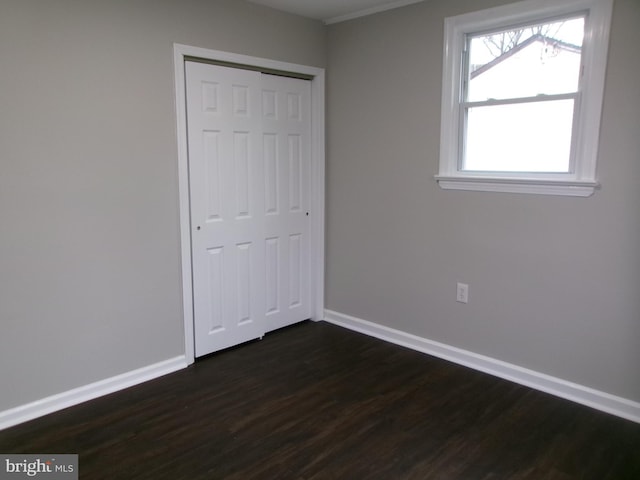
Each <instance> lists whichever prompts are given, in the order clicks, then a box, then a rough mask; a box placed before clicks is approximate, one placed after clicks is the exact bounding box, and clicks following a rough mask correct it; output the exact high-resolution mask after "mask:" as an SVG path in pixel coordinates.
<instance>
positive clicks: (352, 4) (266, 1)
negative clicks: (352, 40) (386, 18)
mask: <svg viewBox="0 0 640 480" xmlns="http://www.w3.org/2000/svg"><path fill="white" fill-rule="evenodd" d="M249 1H250V2H251V3H258V4H260V5H265V6H267V7H271V8H275V9H277V10H283V11H285V12H289V13H295V14H296V15H302V16H303V17H309V18H315V19H316V20H322V21H323V22H325V23H337V22H342V21H344V20H350V19H352V18H356V17H362V16H364V15H371V14H372V13H377V12H382V11H384V10H390V9H392V8H398V7H403V6H405V5H409V4H412V3H418V2H421V1H423V0H249Z"/></svg>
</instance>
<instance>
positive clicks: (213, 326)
mask: <svg viewBox="0 0 640 480" xmlns="http://www.w3.org/2000/svg"><path fill="white" fill-rule="evenodd" d="M308 84H309V82H308V81H304V80H296V79H289V78H285V77H276V76H272V75H263V74H261V73H260V72H255V71H250V70H243V69H236V68H229V67H221V66H216V65H209V64H204V63H197V62H186V85H187V124H188V125H187V129H188V150H189V180H190V208H191V229H192V232H191V239H192V244H191V248H192V272H193V307H194V335H195V353H196V357H199V356H202V355H206V354H208V353H211V352H215V351H217V350H221V349H223V348H227V347H230V346H233V345H237V344H239V343H243V342H246V341H248V340H252V339H254V338H258V337H261V336H262V335H264V333H265V332H267V331H269V330H273V329H275V328H279V327H281V326H284V325H288V324H291V323H294V322H297V321H301V320H304V319H306V318H309V316H310V302H309V275H310V271H309V239H308V232H309V221H308V215H307V212H308V202H309V200H308V198H309V197H308V190H309V188H308V185H309V182H310V147H309V142H310V107H309V105H310V98H309V88H310V87H309V85H308ZM305 117H306V118H305Z"/></svg>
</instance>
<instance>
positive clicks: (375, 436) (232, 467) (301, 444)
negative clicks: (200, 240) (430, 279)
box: [0, 322, 640, 480]
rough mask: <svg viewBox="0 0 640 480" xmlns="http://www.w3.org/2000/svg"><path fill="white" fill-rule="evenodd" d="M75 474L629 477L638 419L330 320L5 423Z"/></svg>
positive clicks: (0, 445)
mask: <svg viewBox="0 0 640 480" xmlns="http://www.w3.org/2000/svg"><path fill="white" fill-rule="evenodd" d="M0 452H1V453H78V454H79V459H80V478H81V479H147V478H149V479H229V480H231V479H237V480H252V479H256V480H257V479H260V480H270V479H292V480H302V479H305V480H330V479H340V480H364V479H373V480H377V479H380V480H391V479H412V480H424V479H442V480H462V479H464V480H488V479H492V480H501V479H530V480H543V479H549V480H552V479H553V480H567V479H594V480H595V479H597V480H606V479H611V480H625V479H629V480H638V479H640V425H639V424H635V423H632V422H629V421H626V420H622V419H620V418H616V417H613V416H610V415H607V414H604V413H601V412H597V411H595V410H591V409H589V408H587V407H583V406H580V405H576V404H574V403H571V402H568V401H565V400H561V399H558V398H555V397H552V396H550V395H546V394H544V393H541V392H538V391H535V390H532V389H529V388H526V387H523V386H519V385H516V384H513V383H509V382H507V381H503V380H500V379H497V378H494V377H491V376H489V375H485V374H482V373H479V372H476V371H473V370H470V369H467V368H464V367H460V366H456V365H453V364H451V363H448V362H445V361H442V360H438V359H435V358H432V357H429V356H427V355H423V354H421V353H417V352H414V351H411V350H407V349H404V348H401V347H398V346H395V345H391V344H388V343H385V342H382V341H379V340H376V339H373V338H369V337H366V336H364V335H360V334H357V333H354V332H350V331H348V330H344V329H341V328H339V327H336V326H333V325H330V324H327V323H322V322H321V323H312V322H305V323H302V324H299V325H296V326H293V327H289V328H287V329H283V330H280V331H278V332H273V333H271V334H268V335H267V336H266V337H265V338H264V340H262V341H256V342H253V343H250V344H247V345H243V346H241V347H238V348H234V349H230V350H227V351H224V352H220V353H218V354H215V355H212V356H210V357H208V358H205V359H204V360H201V361H198V362H197V363H196V364H195V365H194V366H192V367H190V368H188V369H186V370H183V371H180V372H177V373H174V374H171V375H167V376H165V377H162V378H160V379H157V380H154V381H151V382H147V383H145V384H143V385H139V386H136V387H133V388H130V389H127V390H124V391H121V392H118V393H114V394H111V395H108V396H106V397H102V398H100V399H97V400H94V401H91V402H87V403H84V404H82V405H78V406H75V407H72V408H69V409H66V410H63V411H61V412H57V413H54V414H51V415H48V416H46V417H43V418H40V419H37V420H34V421H31V422H28V423H25V424H23V425H19V426H17V427H13V428H11V429H7V430H4V431H1V432H0Z"/></svg>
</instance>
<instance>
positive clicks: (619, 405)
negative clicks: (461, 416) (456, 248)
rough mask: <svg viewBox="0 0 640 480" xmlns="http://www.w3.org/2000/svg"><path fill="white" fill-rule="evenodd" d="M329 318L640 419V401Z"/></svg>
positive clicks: (329, 315)
mask: <svg viewBox="0 0 640 480" xmlns="http://www.w3.org/2000/svg"><path fill="white" fill-rule="evenodd" d="M324 319H325V321H327V322H329V323H333V324H335V325H339V326H341V327H345V328H348V329H349V330H353V331H356V332H360V333H364V334H365V335H369V336H371V337H376V338H379V339H381V340H385V341H387V342H391V343H395V344H396V345H401V346H403V347H407V348H410V349H412V350H417V351H419V352H422V353H426V354H429V355H433V356H434V357H438V358H442V359H444V360H448V361H450V362H453V363H457V364H459V365H464V366H465V367H469V368H473V369H475V370H479V371H481V372H485V373H488V374H490V375H494V376H496V377H500V378H504V379H505V380H509V381H512V382H515V383H519V384H521V385H525V386H527V387H531V388H534V389H536V390H540V391H543V392H546V393H549V394H551V395H555V396H557V397H560V398H564V399H567V400H571V401H573V402H576V403H580V404H582V405H586V406H588V407H592V408H595V409H597V410H601V411H603V412H607V413H610V414H612V415H616V416H618V417H622V418H625V419H627V420H631V421H633V422H637V423H640V403H638V402H635V401H632V400H628V399H626V398H622V397H618V396H615V395H611V394H609V393H606V392H602V391H599V390H595V389H593V388H589V387H585V386H584V385H580V384H577V383H573V382H569V381H567V380H563V379H561V378H556V377H552V376H550V375H546V374H544V373H540V372H536V371H534V370H529V369H527V368H523V367H519V366H518V365H513V364H511V363H507V362H503V361H501V360H496V359H495V358H491V357H487V356H484V355H479V354H477V353H473V352H470V351H467V350H463V349H460V348H457V347H452V346H451V345H447V344H444V343H439V342H434V341H433V340H429V339H427V338H423V337H419V336H417V335H412V334H410V333H406V332H403V331H400V330H396V329H393V328H389V327H385V326H384V325H379V324H377V323H373V322H369V321H367V320H363V319H361V318H356V317H352V316H350V315H345V314H343V313H339V312H334V311H332V310H325V314H324Z"/></svg>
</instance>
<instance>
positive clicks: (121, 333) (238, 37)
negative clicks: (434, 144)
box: [0, 0, 326, 411]
mask: <svg viewBox="0 0 640 480" xmlns="http://www.w3.org/2000/svg"><path fill="white" fill-rule="evenodd" d="M325 34H326V32H325V28H324V27H323V25H322V24H321V23H320V22H315V21H310V20H304V19H302V18H298V17H295V16H292V15H286V14H281V13H278V12H276V11H274V10H269V9H266V8H263V7H258V6H255V5H252V4H248V3H244V2H240V1H238V0H186V1H185V0H180V1H178V0H136V1H131V0H100V1H86V0H1V3H0V63H1V67H0V228H1V229H2V233H1V234H0V386H1V387H0V392H1V393H0V411H2V410H5V409H7V408H11V407H14V406H17V405H20V404H24V403H27V402H30V401H34V400H37V399H40V398H43V397H45V396H48V395H52V394H55V393H58V392H62V391H65V390H68V389H71V388H74V387H78V386H81V385H84V384H87V383H91V382H94V381H98V380H101V379H104V378H108V377H110V376H113V375H117V374H120V373H123V372H126V371H130V370H133V369H136V368H140V367H143V366H146V365H149V364H153V363H155V362H159V361H162V360H165V359H169V358H172V357H174V356H177V355H181V354H183V353H184V340H183V323H182V322H183V320H182V303H181V302H182V300H181V283H180V247H179V226H178V192H177V185H178V181H177V147H176V138H175V137H176V133H175V110H174V89H173V43H174V42H177V43H183V44H189V45H195V46H200V47H205V48H212V49H218V50H226V51H231V52H236V53H242V54H247V55H254V56H259V57H266V58H272V59H276V60H282V61H288V62H295V63H300V64H307V65H313V66H320V67H323V66H325V46H326V42H325V40H326V38H325Z"/></svg>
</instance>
